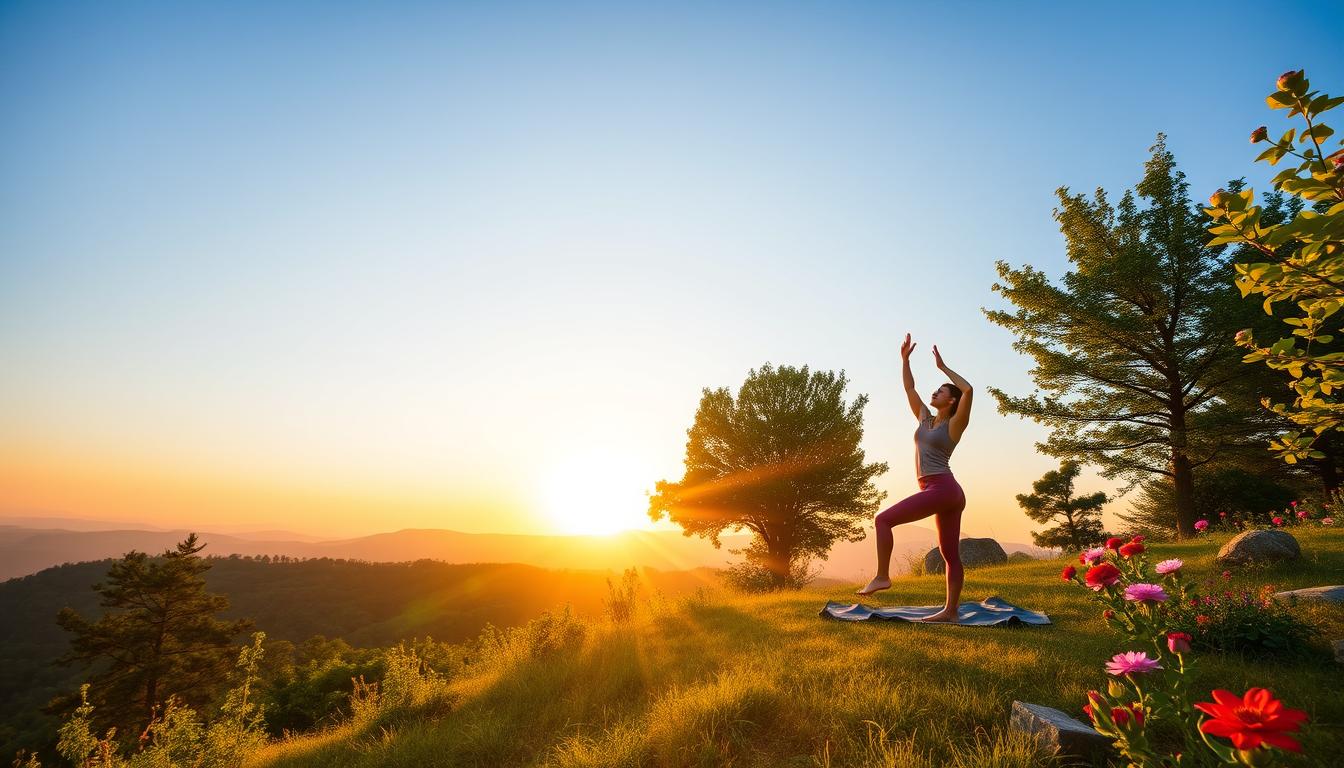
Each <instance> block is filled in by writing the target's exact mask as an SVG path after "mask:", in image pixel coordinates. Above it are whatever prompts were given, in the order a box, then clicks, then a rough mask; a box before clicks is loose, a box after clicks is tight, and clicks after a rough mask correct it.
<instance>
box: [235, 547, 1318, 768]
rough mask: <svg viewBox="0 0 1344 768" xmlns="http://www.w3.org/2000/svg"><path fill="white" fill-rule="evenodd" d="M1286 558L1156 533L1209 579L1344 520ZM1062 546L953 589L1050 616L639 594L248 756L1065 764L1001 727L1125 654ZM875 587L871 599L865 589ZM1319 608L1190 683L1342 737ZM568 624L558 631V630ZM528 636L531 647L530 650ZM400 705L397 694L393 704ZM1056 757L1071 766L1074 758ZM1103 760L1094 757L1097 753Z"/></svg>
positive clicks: (986, 571) (331, 761)
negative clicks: (1262, 654)
mask: <svg viewBox="0 0 1344 768" xmlns="http://www.w3.org/2000/svg"><path fill="white" fill-rule="evenodd" d="M1294 534H1295V535H1296V536H1297V537H1298V539H1299V540H1300V541H1301V544H1302V550H1303V559H1302V560H1301V561H1300V562H1296V563H1290V564H1282V565H1275V566H1263V567H1254V568H1242V569H1236V570H1234V573H1233V576H1232V578H1231V580H1230V581H1224V580H1222V578H1221V576H1220V574H1221V573H1222V571H1223V567H1222V566H1221V565H1219V564H1217V563H1216V562H1215V561H1214V555H1215V554H1216V552H1217V549H1218V546H1219V545H1220V544H1221V543H1222V542H1223V541H1225V540H1226V539H1227V538H1228V535H1227V534H1222V535H1218V534H1215V535H1211V536H1208V537H1204V538H1201V539H1197V540H1191V541H1184V542H1177V543H1153V544H1152V545H1151V546H1150V548H1149V550H1150V555H1151V557H1152V558H1154V559H1162V558H1168V557H1177V558H1181V559H1183V560H1184V561H1185V562H1186V564H1187V565H1186V572H1187V573H1188V574H1190V575H1191V576H1193V577H1194V578H1197V579H1202V578H1213V579H1215V580H1217V582H1218V584H1219V588H1220V589H1222V588H1228V589H1244V588H1249V589H1253V590H1254V589H1259V588H1261V587H1263V586H1264V585H1272V587H1273V588H1274V589H1276V590H1281V589H1294V588H1301V587H1307V586H1317V585H1324V584H1340V583H1344V532H1340V531H1339V530H1337V529H1323V528H1315V529H1306V528H1302V529H1295V530H1294ZM1068 562H1076V560H1073V559H1072V558H1061V559H1055V560H1035V561H1029V562H1017V563H1009V564H1007V565H1002V566H994V567H987V568H983V569H977V570H972V571H969V572H968V573H967V579H966V588H965V593H964V596H963V599H964V600H978V599H983V598H985V597H988V596H991V595H997V596H999V597H1002V598H1004V599H1006V600H1008V601H1010V602H1013V603H1015V604H1017V605H1020V606H1022V607H1025V608H1030V609H1033V610H1038V611H1044V612H1046V613H1048V614H1049V615H1050V617H1051V619H1052V621H1053V622H1054V623H1053V625H1052V626H1048V627H1023V628H1017V629H1008V628H971V627H960V626H931V625H911V624H904V623H873V624H868V623H864V624H848V623H841V622H834V621H828V620H824V619H822V618H820V617H819V616H818V612H819V611H820V609H821V607H822V605H823V604H824V603H825V602H826V601H827V600H836V601H843V602H854V599H853V596H852V593H851V592H850V591H849V590H850V589H852V587H849V588H844V589H832V588H826V589H817V588H812V589H804V590H801V591H791V592H778V593H773V594H764V595H744V594H737V593H731V592H727V591H723V590H700V591H698V592H696V593H694V594H692V595H689V596H685V597H682V598H678V599H672V600H665V601H645V602H643V603H641V605H640V606H639V607H640V610H639V611H638V612H637V613H636V615H635V617H634V618H633V619H631V620H629V621H626V622H620V623H616V622H611V621H589V620H583V619H563V618H562V619H555V618H552V619H551V620H550V621H549V622H547V623H546V626H545V627H544V628H542V630H544V631H537V632H532V633H530V634H529V633H527V632H518V633H516V634H515V635H514V636H513V637H512V640H511V641H510V642H506V643H502V644H497V648H499V649H500V652H498V653H496V654H495V655H494V656H493V658H491V659H489V660H488V662H487V663H481V664H477V665H475V666H473V667H469V668H467V669H466V670H464V671H462V672H461V673H460V674H457V675H455V676H454V677H452V678H451V679H446V680H443V681H442V684H441V685H438V686H436V687H434V688H433V691H432V694H431V695H428V696H425V697H420V698H418V699H415V700H414V702H413V703H411V704H408V705H406V706H402V707H397V708H394V709H391V710H389V711H385V712H383V713H382V714H380V715H379V716H377V717H367V718H357V719H354V720H351V721H350V722H347V723H345V724H344V725H339V726H335V727H332V728H329V729H327V730H324V731H321V732H317V733H311V734H304V735H298V736H293V737H290V738H288V739H283V740H279V741H275V742H272V743H271V744H270V745H268V746H267V747H266V748H265V749H263V750H262V751H261V752H260V753H258V754H256V755H254V757H253V759H252V760H251V761H250V762H249V763H248V764H249V766H251V767H252V768H263V767H264V768H301V767H304V766H314V767H316V766H323V767H324V768H327V767H333V768H334V767H340V768H362V767H364V766H368V767H369V768H373V767H374V766H406V767H408V768H409V767H410V766H497V765H531V766H556V767H562V766H563V767H572V768H577V767H578V766H669V767H670V766H743V767H746V766H892V767H895V766H1000V767H1004V768H1007V767H1008V766H1034V765H1066V764H1070V761H1068V760H1061V759H1058V758H1055V757H1053V756H1052V755H1049V754H1047V753H1045V752H1043V751H1041V750H1040V749H1039V748H1037V747H1036V746H1035V745H1034V744H1033V743H1032V742H1031V741H1030V740H1028V739H1027V738H1025V737H1023V736H1021V735H1020V734H1016V733H1013V732H1011V731H1010V730H1009V729H1008V717H1009V710H1010V707H1011V704H1012V701H1013V700H1015V699H1018V700H1024V701H1029V702H1033V703H1038V704H1045V705H1048V706H1052V707H1056V708H1059V709H1062V710H1064V711H1066V712H1069V713H1071V714H1074V715H1076V716H1078V717H1080V718H1081V717H1082V714H1081V711H1080V709H1081V707H1082V705H1083V704H1084V703H1085V702H1086V693H1087V691H1088V690H1089V689H1093V688H1098V687H1104V685H1105V672H1104V670H1103V664H1104V662H1105V661H1106V660H1107V659H1109V658H1110V656H1111V655H1112V654H1114V653H1116V652H1118V651H1120V650H1127V649H1130V647H1129V646H1126V645H1125V644H1124V643H1123V641H1122V639H1121V638H1120V637H1119V636H1117V635H1115V634H1114V633H1113V632H1112V631H1111V630H1109V629H1108V628H1107V627H1106V626H1105V625H1104V623H1103V621H1102V619H1101V617H1100V608H1099V607H1098V606H1096V605H1095V604H1094V603H1092V602H1091V600H1090V598H1089V595H1088V593H1087V592H1086V591H1085V590H1083V589H1080V588H1078V587H1076V586H1074V585H1071V584H1067V583H1064V582H1063V581H1062V580H1061V579H1060V576H1059V571H1060V568H1061V567H1062V566H1063V565H1064V564H1066V563H1068ZM942 589H943V582H942V579H941V577H938V576H912V577H905V578H901V579H898V580H896V582H895V584H894V586H893V588H892V589H891V590H890V591H888V592H885V593H880V594H879V595H878V596H877V597H878V600H877V601H876V602H878V603H879V604H883V605H896V604H918V605H929V604H934V603H938V602H940V601H941V597H942ZM869 601H870V603H871V602H873V601H872V600H871V598H870V599H869ZM1293 610H1294V611H1295V612H1296V613H1298V615H1299V616H1301V617H1302V618H1304V619H1306V620H1308V621H1310V622H1311V623H1312V624H1314V625H1315V627H1316V629H1317V632H1316V635H1315V639H1314V640H1313V641H1312V642H1311V643H1310V644H1309V646H1308V647H1307V648H1305V649H1303V653H1302V654H1300V655H1299V656H1297V657H1296V658H1281V659H1269V660H1265V659H1254V658H1245V657H1242V656H1240V655H1237V654H1206V655H1201V658H1200V663H1201V667H1200V676H1199V678H1198V679H1197V680H1196V682H1195V685H1194V691H1195V692H1196V694H1197V699H1196V700H1208V696H1207V694H1208V692H1209V691H1210V690H1211V689H1213V688H1227V689H1231V690H1233V691H1235V692H1237V693H1241V692H1243V691H1244V690H1246V689H1247V688H1248V687H1252V686H1262V687H1267V688H1269V689H1271V690H1272V691H1273V692H1274V694H1275V695H1276V696H1278V697H1280V698H1282V699H1283V700H1284V701H1285V702H1286V703H1287V704H1288V705H1289V706H1292V707H1295V708H1300V709H1304V710H1306V711H1307V712H1308V714H1309V716H1310V724H1309V726H1308V728H1307V730H1306V731H1305V733H1304V734H1303V735H1302V743H1303V746H1304V752H1303V754H1302V755H1301V756H1293V757H1290V758H1289V760H1288V761H1287V762H1288V764H1298V765H1329V764H1331V761H1332V760H1333V756H1335V755H1338V754H1340V753H1341V752H1342V751H1344V729H1342V728H1341V724H1344V697H1341V695H1340V691H1341V690H1344V665H1341V664H1338V663H1335V662H1334V660H1333V658H1332V657H1331V655H1330V649H1329V642H1328V641H1329V640H1332V639H1338V638H1344V609H1342V608H1341V607H1340V606H1325V605H1307V604H1303V605H1299V606H1296V607H1294V608H1293ZM567 622H573V626H564V625H565V624H566V623H567ZM539 644H540V645H543V646H545V647H544V648H538V647H537V646H538V645H539ZM408 701H410V700H409V699H408ZM1073 764H1088V763H1079V762H1078V761H1076V760H1075V761H1073ZM1096 764H1098V765H1104V764H1105V763H1101V762H1098V763H1096Z"/></svg>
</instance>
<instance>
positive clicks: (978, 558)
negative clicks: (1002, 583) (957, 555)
mask: <svg viewBox="0 0 1344 768" xmlns="http://www.w3.org/2000/svg"><path fill="white" fill-rule="evenodd" d="M957 551H959V552H961V564H962V565H963V566H965V567H967V568H974V567H976V566H979V565H998V564H999V563H1006V562H1008V553H1007V552H1004V551H1003V547H1001V546H999V542H997V541H995V540H993V539H962V540H961V541H960V542H959V543H958V545H957ZM946 567H947V563H945V562H943V553H942V552H939V551H938V548H937V547H934V548H933V549H931V550H929V553H928V554H927V555H925V556H924V572H925V573H942V572H943V571H944V570H946Z"/></svg>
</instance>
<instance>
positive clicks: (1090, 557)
mask: <svg viewBox="0 0 1344 768" xmlns="http://www.w3.org/2000/svg"><path fill="white" fill-rule="evenodd" d="M1104 557H1106V548H1105V547H1093V548H1092V549H1089V550H1087V551H1086V552H1084V553H1083V554H1081V555H1079V556H1078V562H1080V563H1083V564H1085V565H1096V564H1097V563H1100V562H1101V560H1102V558H1104Z"/></svg>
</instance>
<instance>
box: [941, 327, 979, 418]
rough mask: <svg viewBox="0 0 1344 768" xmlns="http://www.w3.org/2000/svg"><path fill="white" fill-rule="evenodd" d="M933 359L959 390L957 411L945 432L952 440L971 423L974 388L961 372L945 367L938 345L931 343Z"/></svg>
mask: <svg viewBox="0 0 1344 768" xmlns="http://www.w3.org/2000/svg"><path fill="white" fill-rule="evenodd" d="M933 359H934V362H936V363H937V364H938V370H940V371H942V372H943V373H945V374H947V378H949V379H951V380H952V383H953V384H956V385H957V389H960V390H961V400H959V401H958V402H957V412H956V413H954V414H952V420H951V421H949V422H948V424H947V433H948V435H949V436H951V438H952V439H953V440H954V441H957V440H960V439H961V433H962V432H965V431H966V425H967V424H970V423H971V398H972V397H973V396H974V394H975V390H973V389H972V388H971V382H969V381H967V380H966V379H964V378H962V377H961V374H959V373H957V372H956V371H954V370H952V369H951V368H948V367H947V364H946V363H944V362H943V356H942V355H940V354H938V345H937V344H935V345H933Z"/></svg>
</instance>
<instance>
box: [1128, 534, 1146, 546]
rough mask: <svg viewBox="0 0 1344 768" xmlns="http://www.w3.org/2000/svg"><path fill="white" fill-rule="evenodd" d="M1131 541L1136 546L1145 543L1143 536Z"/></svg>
mask: <svg viewBox="0 0 1344 768" xmlns="http://www.w3.org/2000/svg"><path fill="white" fill-rule="evenodd" d="M1130 541H1132V542H1134V543H1135V544H1142V543H1143V536H1141V535H1140V536H1135V537H1134V538H1132V539H1130Z"/></svg>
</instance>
